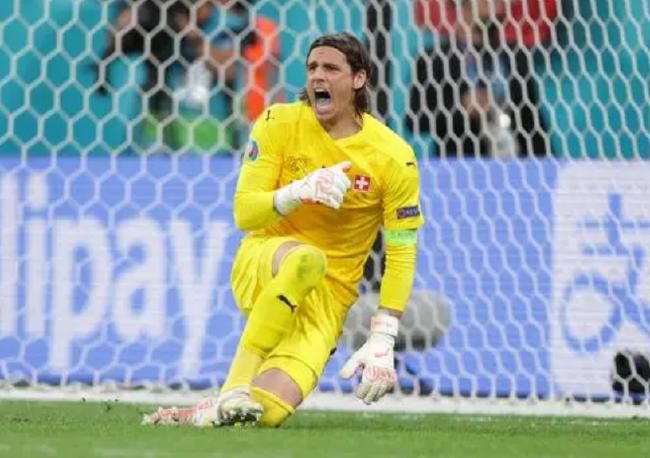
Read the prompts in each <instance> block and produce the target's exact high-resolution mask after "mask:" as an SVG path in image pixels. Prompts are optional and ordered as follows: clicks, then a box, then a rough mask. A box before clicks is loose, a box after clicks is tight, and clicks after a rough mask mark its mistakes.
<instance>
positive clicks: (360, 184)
mask: <svg viewBox="0 0 650 458" xmlns="http://www.w3.org/2000/svg"><path fill="white" fill-rule="evenodd" d="M352 188H353V189H354V190H355V191H361V192H368V191H370V177H369V176H366V175H355V176H354V183H353V184H352Z"/></svg>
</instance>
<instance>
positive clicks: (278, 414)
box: [251, 386, 295, 428]
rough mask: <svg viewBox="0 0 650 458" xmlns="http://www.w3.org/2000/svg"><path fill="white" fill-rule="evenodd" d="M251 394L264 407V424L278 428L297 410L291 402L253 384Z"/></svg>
mask: <svg viewBox="0 0 650 458" xmlns="http://www.w3.org/2000/svg"><path fill="white" fill-rule="evenodd" d="M251 395H252V397H253V399H254V400H255V401H257V402H259V403H260V404H262V406H263V407H264V413H263V414H262V418H260V423H261V424H262V426H268V427H273V428H277V427H278V426H280V425H281V424H282V423H284V421H285V420H286V419H287V418H289V416H291V415H293V413H294V412H295V409H294V408H293V407H291V406H290V405H289V404H287V403H286V402H284V401H283V400H282V399H280V398H279V397H277V396H276V395H275V394H273V393H271V392H269V391H266V390H264V389H262V388H259V387H256V386H252V387H251Z"/></svg>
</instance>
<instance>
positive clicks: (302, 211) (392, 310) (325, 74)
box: [145, 33, 423, 426]
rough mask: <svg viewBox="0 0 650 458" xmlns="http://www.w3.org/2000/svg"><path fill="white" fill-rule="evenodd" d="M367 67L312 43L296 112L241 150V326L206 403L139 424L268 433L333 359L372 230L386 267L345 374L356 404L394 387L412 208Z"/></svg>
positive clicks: (403, 147)
mask: <svg viewBox="0 0 650 458" xmlns="http://www.w3.org/2000/svg"><path fill="white" fill-rule="evenodd" d="M369 72H370V60H369V57H368V54H367V52H366V50H365V49H364V47H363V45H362V44H361V43H360V42H359V41H358V40H357V39H356V38H355V37H354V36H353V35H351V34H348V33H340V34H332V35H324V36H321V37H320V38H318V39H316V40H315V41H314V42H313V43H312V45H311V47H310V49H309V53H308V57H307V85H306V88H305V89H304V91H303V93H302V94H301V101H299V102H296V103H290V104H277V105H272V106H271V107H270V108H268V109H267V110H266V111H265V112H264V113H262V115H261V116H260V117H259V119H258V120H257V121H256V123H255V125H254V127H253V129H252V132H251V136H250V141H249V144H248V146H247V149H246V151H245V153H244V159H243V165H242V168H241V173H240V176H239V182H238V184H237V191H236V193H235V199H234V216H235V222H236V224H237V226H239V227H240V228H241V229H242V230H244V231H247V232H248V234H247V235H246V237H245V238H244V239H243V240H242V242H241V245H240V247H239V251H238V253H237V256H236V259H235V261H234V265H233V271H232V289H233V293H234V297H235V299H236V301H237V303H238V304H239V307H240V308H241V310H242V312H243V313H244V314H245V315H246V316H247V318H248V320H247V323H246V327H245V328H244V331H243V334H242V336H241V340H240V342H239V346H238V349H237V352H236V354H235V357H234V359H233V361H232V364H231V367H230V372H229V374H228V377H227V379H226V381H225V384H224V386H223V387H222V389H221V392H220V394H219V396H218V397H217V398H215V399H207V400H206V401H204V402H202V403H201V404H199V405H197V406H194V407H192V408H187V409H175V408H172V409H160V410H159V411H158V412H156V413H154V414H152V415H149V416H146V417H145V423H154V424H165V423H191V424H195V425H197V426H206V425H217V426H220V425H232V424H236V423H247V422H251V423H252V422H257V421H259V422H261V423H262V424H263V425H267V426H278V425H280V424H281V423H282V422H283V421H285V420H286V418H287V417H289V416H290V415H291V414H292V413H293V412H294V410H295V409H296V407H297V406H298V405H300V403H301V402H302V401H303V399H305V398H306V397H307V396H308V395H309V394H310V393H311V392H312V390H313V389H314V388H315V387H316V384H317V382H318V379H319V377H320V375H321V373H322V372H323V369H324V367H325V364H326V363H327V360H328V359H329V357H330V355H331V354H332V353H333V352H334V350H335V348H336V343H337V340H338V339H339V336H340V334H341V331H342V328H343V324H344V321H345V317H346V314H347V311H348V309H349V307H350V306H351V305H352V304H353V303H354V302H355V300H356V297H357V286H358V283H359V281H360V280H361V277H362V274H363V267H364V263H365V260H366V258H367V257H368V254H369V252H370V250H371V247H372V244H373V241H374V240H375V236H376V234H377V231H378V230H379V229H380V227H381V226H382V225H383V228H384V234H385V241H386V269H385V274H384V276H383V281H382V284H381V292H380V304H378V309H377V311H376V313H375V314H374V316H373V318H372V320H371V323H370V330H371V332H370V335H369V337H368V341H367V342H366V343H365V344H364V345H363V346H362V347H361V348H360V349H359V350H358V351H357V352H356V353H355V354H354V355H353V356H352V357H351V359H350V360H349V361H348V362H347V363H346V364H345V365H344V367H343V369H342V370H341V376H343V377H345V378H350V377H352V376H353V375H354V374H355V372H356V371H357V369H358V370H360V371H361V382H360V383H359V385H358V387H357V389H356V396H357V397H359V398H360V399H362V400H363V401H364V402H366V403H372V402H375V401H378V400H379V399H380V398H381V397H382V396H383V395H384V394H385V393H386V392H387V391H389V390H390V389H391V388H393V386H394V385H395V381H396V374H395V369H394V362H393V344H394V340H395V337H396V336H397V331H398V321H399V317H400V314H401V313H402V311H403V310H404V307H405V305H406V302H407V300H408V297H409V294H410V290H411V286H412V283H413V276H414V271H415V261H416V249H417V245H416V243H417V236H416V230H417V228H418V227H419V226H421V225H422V222H423V218H422V215H421V213H420V206H419V177H418V168H417V164H416V161H415V157H414V155H413V151H412V149H411V148H410V147H409V146H408V145H407V144H406V143H405V142H404V141H403V140H402V139H401V138H400V137H399V136H398V135H396V134H395V133H394V132H392V131H391V130H390V129H388V128H387V127H386V126H384V125H383V124H382V123H380V122H379V121H378V120H377V119H375V118H374V117H372V116H371V115H370V114H368V113H367V109H368V91H367V83H368V74H369Z"/></svg>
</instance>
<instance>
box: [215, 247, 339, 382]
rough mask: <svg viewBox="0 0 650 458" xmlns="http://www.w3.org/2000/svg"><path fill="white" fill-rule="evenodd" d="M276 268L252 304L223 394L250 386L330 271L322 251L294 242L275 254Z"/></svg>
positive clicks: (279, 249)
mask: <svg viewBox="0 0 650 458" xmlns="http://www.w3.org/2000/svg"><path fill="white" fill-rule="evenodd" d="M278 255H281V256H278ZM274 264H276V265H275V266H273V267H274V268H273V270H274V271H276V272H274V273H275V277H274V278H273V279H272V280H271V281H270V282H269V283H268V284H267V285H266V286H265V287H264V288H263V290H262V291H261V293H260V294H259V296H258V297H257V299H256V300H255V303H254V304H253V307H252V310H251V312H250V314H249V317H248V322H247V323H246V327H245V328H244V332H243V334H242V336H241V339H240V342H239V346H238V348H237V353H236V354H235V357H234V359H233V362H232V364H231V368H230V372H229V374H228V377H227V379H226V382H225V383H224V386H223V388H222V391H228V390H230V389H232V388H235V387H238V386H248V385H250V383H251V381H252V379H253V377H254V376H255V374H256V373H257V370H258V368H259V366H260V364H261V363H262V361H263V360H264V358H266V356H267V355H268V354H269V353H270V352H271V350H273V349H274V348H275V346H276V345H277V344H278V343H279V342H280V340H281V339H282V337H284V335H286V333H287V331H288V330H289V329H290V328H291V323H292V322H293V320H294V316H295V311H296V309H297V307H299V306H300V302H302V300H303V299H304V298H305V296H306V295H307V294H308V293H309V292H310V291H311V290H312V289H313V288H314V287H315V286H316V285H318V283H320V282H321V281H322V280H323V278H324V276H325V271H326V269H327V261H326V258H325V255H324V253H323V252H322V251H321V250H319V249H318V248H315V247H313V246H310V245H302V244H299V245H296V244H295V242H285V243H284V244H283V245H281V246H280V247H279V248H278V250H276V253H275V255H274ZM278 264H279V268H278V267H277V265H278Z"/></svg>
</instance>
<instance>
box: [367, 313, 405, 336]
mask: <svg viewBox="0 0 650 458" xmlns="http://www.w3.org/2000/svg"><path fill="white" fill-rule="evenodd" d="M398 330H399V318H398V317H396V316H393V315H392V314H391V313H390V312H389V311H388V310H386V309H379V310H377V312H375V314H374V315H373V316H372V318H371V319H370V332H373V333H375V332H376V333H382V334H386V335H389V336H391V337H393V338H394V337H397V333H398Z"/></svg>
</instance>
